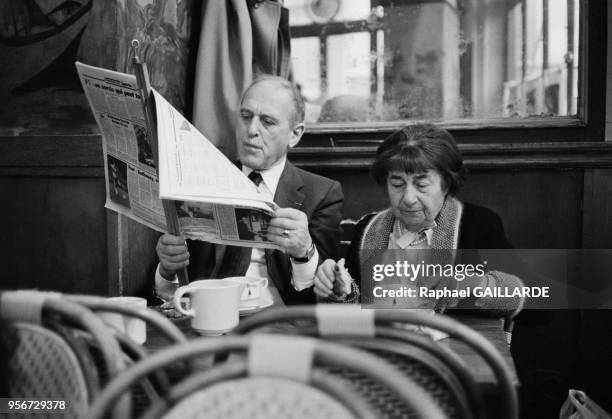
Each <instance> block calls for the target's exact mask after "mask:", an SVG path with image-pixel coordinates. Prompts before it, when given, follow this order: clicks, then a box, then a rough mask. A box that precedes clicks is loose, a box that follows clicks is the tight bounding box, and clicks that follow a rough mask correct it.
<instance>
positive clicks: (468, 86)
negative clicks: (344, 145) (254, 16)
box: [285, 0, 606, 145]
mask: <svg viewBox="0 0 612 419" xmlns="http://www.w3.org/2000/svg"><path fill="white" fill-rule="evenodd" d="M285 6H286V7H288V8H289V10H290V25H291V36H292V65H293V75H294V80H295V81H296V82H297V83H298V85H299V86H300V88H301V91H302V94H303V96H304V98H305V100H306V108H307V109H306V122H307V125H308V130H307V132H310V133H311V135H310V136H309V137H308V138H309V139H310V140H314V143H311V145H320V144H321V143H320V141H321V140H324V141H327V140H330V139H332V141H334V143H335V140H342V139H351V140H355V139H360V138H361V139H377V138H382V137H381V136H380V135H377V133H381V134H382V133H385V132H390V131H392V130H393V129H395V128H397V127H399V126H402V125H404V124H406V123H410V122H412V121H430V122H434V123H439V124H442V125H443V126H445V127H447V128H449V129H451V130H453V131H454V132H455V135H456V136H457V137H458V138H459V139H461V138H462V137H466V138H470V139H474V140H476V141H478V137H479V135H480V134H481V133H482V132H484V131H487V130H488V131H487V133H486V135H487V136H488V137H489V138H490V137H491V136H495V137H496V138H499V140H502V141H504V140H505V139H508V138H513V139H516V140H518V141H522V140H524V139H526V140H530V141H533V140H536V139H537V140H579V139H580V140H584V139H591V140H592V139H601V138H603V104H604V103H605V97H604V96H605V91H602V90H604V89H599V91H598V89H597V87H596V86H597V84H598V82H599V83H602V84H601V85H600V86H602V85H604V84H603V83H605V70H602V68H605V66H603V67H598V65H594V64H592V65H587V63H588V62H589V61H588V60H590V63H597V62H600V63H601V62H602V60H603V59H604V58H605V30H603V29H605V17H606V10H605V2H587V1H580V0H285ZM587 21H588V22H589V24H588V25H586V24H585V23H586V22H587ZM594 28H599V29H598V30H599V32H597V30H596V29H594ZM597 42H598V43H597ZM602 45H603V46H602ZM601 65H603V64H601ZM597 108H599V109H597ZM587 110H588V115H587ZM525 128H529V129H533V130H532V131H531V132H530V133H529V134H528V135H527V136H524V135H521V138H516V133H517V132H518V131H513V130H516V129H521V130H523V131H522V132H523V134H524V133H525V131H524V130H525ZM544 129H545V130H544Z"/></svg>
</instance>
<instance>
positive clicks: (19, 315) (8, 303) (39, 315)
mask: <svg viewBox="0 0 612 419" xmlns="http://www.w3.org/2000/svg"><path fill="white" fill-rule="evenodd" d="M0 318H1V319H2V320H3V321H4V322H5V323H7V324H8V325H9V327H10V326H11V325H13V326H14V325H22V324H25V325H31V326H35V327H34V328H31V327H30V328H28V333H29V335H30V336H34V332H32V330H36V331H37V332H40V331H41V330H44V331H45V332H44V335H45V336H42V335H41V333H37V335H39V336H41V337H40V339H47V340H48V341H49V342H51V341H52V340H53V341H56V342H57V341H61V342H62V343H63V344H61V345H60V346H56V347H57V348H60V349H58V351H59V352H51V353H52V354H53V356H48V355H47V354H46V351H45V350H35V349H34V348H35V347H36V345H37V346H40V339H34V338H28V339H25V340H23V342H24V345H27V346H28V349H27V351H28V352H29V353H30V354H31V357H32V358H31V359H30V360H29V361H28V362H21V363H16V364H15V365H14V366H15V367H16V368H19V369H21V372H13V373H14V374H23V375H22V376H23V377H27V376H28V374H34V376H36V375H37V374H38V375H41V374H49V375H50V376H51V375H52V373H51V371H55V368H56V365H55V363H56V362H57V363H59V362H60V361H59V356H60V355H59V354H60V353H65V350H66V348H67V350H68V351H69V353H70V355H66V357H67V358H70V359H74V360H76V363H73V364H72V365H73V366H78V369H77V371H80V373H81V374H83V380H82V381H81V380H79V383H81V384H82V386H83V388H82V389H81V391H82V392H83V393H86V394H87V395H88V396H87V397H88V398H89V399H93V398H95V392H96V391H97V386H98V385H103V384H104V383H100V381H99V379H100V377H102V376H106V377H114V376H116V375H117V374H118V373H119V372H120V371H122V370H123V369H125V365H126V362H125V359H124V357H123V354H122V351H121V349H120V346H119V344H118V342H117V341H116V340H115V339H114V337H113V335H112V333H111V331H110V330H109V329H108V328H107V327H106V325H105V324H104V323H103V322H102V320H101V319H100V318H98V316H96V315H95V314H94V313H92V312H91V311H90V310H88V309H87V308H85V307H83V306H81V305H79V304H76V303H74V302H71V301H68V300H67V299H66V298H64V297H63V296H62V295H61V294H58V293H50V292H41V291H36V290H19V291H4V292H1V293H0ZM17 327H18V328H20V329H22V330H23V328H22V327H21V326H17ZM71 329H74V330H78V332H77V333H72V331H70V330H71ZM74 330H73V331H74ZM50 336H54V337H55V338H50ZM68 336H71V337H73V338H74V339H72V338H68ZM83 336H86V339H87V340H88V341H91V342H93V343H94V345H95V350H96V354H97V356H94V354H93V352H92V353H89V352H87V351H84V350H83V348H85V347H86V346H83V345H81V344H80V343H79V344H75V342H77V341H78V339H80V338H81V337H83ZM87 349H91V348H90V347H87ZM21 350H23V351H26V349H25V348H22V349H21ZM95 358H98V359H99V361H98V362H96V366H97V370H95V371H92V370H90V369H89V367H91V365H92V360H93V359H95ZM34 365H37V368H35V369H32V368H33V367H34ZM42 365H46V366H47V367H46V368H42V367H41V366H42ZM39 367H41V368H39ZM77 374H78V373H77ZM58 379H60V380H61V376H60V377H59V378H58ZM30 384H32V385H33V386H32V387H29V390H28V391H30V392H34V393H36V392H37V391H38V390H39V389H38V388H37V387H36V386H35V381H24V382H23V386H22V388H21V389H20V391H21V392H24V394H26V393H25V392H26V389H27V388H28V386H29V385H30ZM28 394H29V395H30V397H46V396H44V395H40V396H35V394H32V393H28ZM15 397H18V395H15ZM64 399H65V400H70V399H71V396H70V395H69V394H67V395H66V397H64ZM130 409H131V401H130V399H129V398H128V397H121V399H120V400H119V401H118V402H117V404H116V405H115V406H114V409H113V413H114V414H116V415H121V414H122V413H120V412H122V411H125V412H129V411H130Z"/></svg>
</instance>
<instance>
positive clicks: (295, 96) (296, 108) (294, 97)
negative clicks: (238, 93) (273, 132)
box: [240, 74, 305, 128]
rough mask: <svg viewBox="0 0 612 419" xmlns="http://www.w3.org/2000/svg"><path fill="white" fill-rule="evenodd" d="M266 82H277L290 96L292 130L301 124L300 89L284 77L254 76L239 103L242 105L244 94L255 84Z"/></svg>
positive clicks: (302, 121)
mask: <svg viewBox="0 0 612 419" xmlns="http://www.w3.org/2000/svg"><path fill="white" fill-rule="evenodd" d="M268 80H269V81H275V82H277V83H278V85H279V86H280V87H282V88H283V89H285V90H287V92H288V93H289V95H290V96H291V102H292V103H293V113H292V118H291V121H290V122H291V125H292V128H295V127H296V126H297V125H298V124H303V123H304V114H305V110H304V109H305V106H304V99H303V98H302V93H301V92H300V89H298V87H297V86H296V85H295V83H292V82H291V81H289V80H287V79H286V78H284V77H280V76H274V75H272V74H259V75H257V76H255V78H254V79H253V81H252V82H251V84H249V86H248V87H247V88H246V89H245V90H244V93H243V94H242V97H241V98H240V103H242V101H243V100H244V96H245V95H246V93H247V92H248V91H249V89H250V88H251V87H253V86H255V85H256V84H257V83H260V82H262V81H268Z"/></svg>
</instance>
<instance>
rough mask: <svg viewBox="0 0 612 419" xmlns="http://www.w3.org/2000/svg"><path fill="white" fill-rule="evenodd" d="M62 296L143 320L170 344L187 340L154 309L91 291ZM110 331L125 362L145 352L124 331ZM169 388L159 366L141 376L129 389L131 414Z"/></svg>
mask: <svg viewBox="0 0 612 419" xmlns="http://www.w3.org/2000/svg"><path fill="white" fill-rule="evenodd" d="M65 298H67V299H68V300H69V301H72V302H75V303H78V304H81V305H83V306H85V307H87V308H88V309H90V310H92V311H93V312H95V313H101V312H112V313H118V314H121V315H123V316H128V317H133V318H137V319H140V320H143V321H144V322H145V323H146V324H147V325H149V326H151V327H153V328H155V329H157V330H158V331H159V332H160V333H161V335H162V336H164V337H165V339H166V340H167V341H168V342H169V343H170V344H180V343H184V342H187V338H186V337H185V335H184V334H183V332H181V330H180V329H179V328H178V327H177V326H176V325H175V324H174V323H172V322H171V321H170V320H168V318H166V317H165V316H163V315H162V314H160V313H158V312H157V311H155V310H152V309H149V308H146V309H142V308H137V307H132V306H126V305H125V304H121V303H119V302H117V301H112V300H108V299H107V298H104V297H98V296H91V295H66V296H65ZM113 332H114V336H115V338H116V339H117V341H118V343H119V345H120V347H121V349H122V351H123V353H124V355H125V357H126V363H127V364H129V365H132V364H134V363H136V362H138V361H140V360H142V359H144V358H146V357H147V356H148V353H147V351H146V349H145V348H144V347H143V346H141V345H139V344H137V343H136V342H134V341H133V340H132V339H130V338H129V337H128V336H127V335H125V334H123V333H121V332H118V331H116V330H114V329H113ZM169 388H170V380H169V378H168V376H167V374H166V373H165V371H163V370H158V371H154V372H153V373H152V374H151V376H150V377H146V378H143V379H142V380H141V381H140V383H139V385H138V386H134V387H133V389H132V390H133V391H132V392H131V395H132V402H133V403H132V404H133V411H132V412H133V414H135V415H138V414H140V413H142V411H144V410H145V409H146V408H147V407H148V406H149V405H150V404H151V403H153V402H154V401H155V400H157V399H158V398H159V395H160V394H163V393H166V392H167V391H168V390H169Z"/></svg>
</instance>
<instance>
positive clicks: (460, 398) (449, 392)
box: [234, 304, 518, 419]
mask: <svg viewBox="0 0 612 419" xmlns="http://www.w3.org/2000/svg"><path fill="white" fill-rule="evenodd" d="M288 322H289V323H291V324H292V325H294V327H292V328H287V327H282V326H278V325H281V324H283V323H285V324H287V323H288ZM398 324H400V325H403V324H411V325H424V326H427V327H430V328H433V329H437V330H441V331H443V332H445V333H447V334H448V335H450V336H451V337H453V338H456V339H459V340H461V341H463V342H465V343H466V344H468V345H469V346H470V347H472V348H473V349H474V350H475V351H476V352H477V353H478V354H479V355H480V356H481V357H482V358H483V359H484V361H485V362H487V363H488V364H489V366H490V367H491V369H492V371H493V373H494V374H495V377H496V379H497V382H498V386H499V388H500V392H501V394H502V395H503V397H502V405H501V406H500V416H499V417H503V418H508V419H514V418H517V417H518V399H517V393H516V388H515V386H514V384H513V380H512V375H511V372H510V371H509V369H508V367H507V365H506V364H505V362H504V360H503V358H502V357H501V355H500V354H499V352H498V351H497V350H496V349H495V347H493V345H492V344H491V343H490V342H489V341H488V340H487V339H486V338H484V337H483V336H481V335H480V334H479V333H477V332H476V331H474V330H472V329H470V328H469V327H467V326H465V325H463V324H461V323H459V322H457V321H455V320H453V319H450V318H448V317H446V316H442V315H437V316H429V315H425V314H423V313H419V312H415V311H408V310H362V309H360V308H359V307H356V306H347V305H331V304H319V305H317V306H302V307H299V306H294V307H286V308H279V309H270V310H267V311H265V312H262V313H258V314H256V315H254V316H252V317H250V318H248V319H245V320H244V321H242V322H241V323H240V324H239V326H238V327H237V328H236V329H235V331H234V333H237V334H244V333H249V332H253V331H256V330H257V329H260V330H262V331H264V332H266V333H268V332H269V331H270V330H272V331H274V330H277V331H282V332H284V333H287V332H289V333H292V332H293V333H296V334H305V335H316V336H321V337H325V338H326V339H333V340H339V341H340V342H344V343H347V344H350V345H354V346H357V347H360V348H363V349H366V350H369V351H371V352H373V353H375V354H377V355H379V356H381V357H382V358H384V359H387V360H388V361H390V362H392V363H393V364H394V365H396V366H397V367H398V368H400V369H401V370H402V371H404V373H405V374H408V375H410V376H412V377H413V378H414V379H415V381H417V382H418V383H419V384H421V385H422V387H423V388H424V389H425V390H426V391H427V392H428V393H429V394H431V395H432V397H433V398H434V399H435V400H436V402H437V403H438V404H439V406H440V407H441V408H442V409H443V410H444V412H445V413H446V414H447V415H448V416H450V417H476V418H482V417H486V410H485V406H484V402H483V398H482V394H481V392H480V391H479V389H478V387H477V385H476V383H475V380H474V378H473V377H472V376H471V373H470V371H468V370H467V369H466V367H465V366H464V365H463V363H462V361H461V360H460V359H459V358H458V357H457V356H456V355H455V354H454V353H453V352H452V351H451V350H450V349H449V348H448V347H446V346H443V345H439V344H438V343H436V342H435V341H433V340H432V339H430V338H429V337H428V336H424V335H421V334H419V333H415V332H411V331H409V330H406V329H405V328H403V327H397V326H398ZM336 373H339V374H341V375H346V376H347V379H348V381H349V382H350V383H351V384H352V385H353V387H354V388H355V390H356V391H359V392H360V393H361V394H362V396H363V397H365V398H370V399H371V402H372V403H373V404H375V405H376V406H377V409H378V412H379V414H380V415H381V416H383V417H397V416H398V415H400V416H401V415H410V411H409V406H405V405H402V404H401V403H399V401H398V400H397V399H396V398H394V397H393V396H392V395H387V394H385V393H384V392H383V393H378V392H379V390H378V389H374V390H373V389H372V388H371V386H372V384H371V383H368V382H367V380H363V379H358V378H357V377H354V376H351V375H349V374H346V372H343V371H336Z"/></svg>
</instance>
